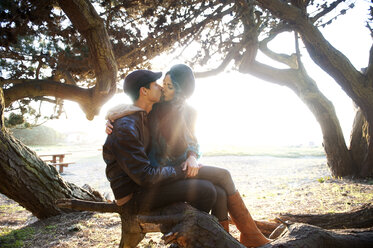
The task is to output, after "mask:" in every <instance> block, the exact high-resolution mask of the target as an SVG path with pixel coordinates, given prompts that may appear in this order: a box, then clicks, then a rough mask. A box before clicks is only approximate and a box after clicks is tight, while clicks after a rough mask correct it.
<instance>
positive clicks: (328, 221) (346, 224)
mask: <svg viewBox="0 0 373 248" xmlns="http://www.w3.org/2000/svg"><path fill="white" fill-rule="evenodd" d="M280 218H281V219H282V220H285V221H291V222H294V223H295V222H297V223H307V224H310V225H314V226H318V227H321V228H324V229H345V228H368V227H373V204H371V203H368V204H365V205H363V206H362V207H360V208H358V209H355V210H353V211H350V212H346V213H333V214H320V215H310V214H300V215H294V214H282V215H281V216H280ZM372 246H373V245H372Z"/></svg>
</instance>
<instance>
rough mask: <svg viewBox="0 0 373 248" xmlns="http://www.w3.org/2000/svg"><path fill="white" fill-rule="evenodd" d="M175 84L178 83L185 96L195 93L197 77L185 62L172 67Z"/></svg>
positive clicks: (171, 75)
mask: <svg viewBox="0 0 373 248" xmlns="http://www.w3.org/2000/svg"><path fill="white" fill-rule="evenodd" d="M169 74H170V77H171V80H172V83H173V84H177V85H178V86H179V87H180V89H181V93H182V94H183V95H184V96H185V97H190V96H191V95H192V94H193V91H194V87H195V79H194V74H193V71H192V69H191V68H190V67H189V66H187V65H184V64H177V65H174V66H172V67H171V69H170V71H169Z"/></svg>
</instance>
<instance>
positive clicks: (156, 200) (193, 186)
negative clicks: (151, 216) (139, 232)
mask: <svg viewBox="0 0 373 248" xmlns="http://www.w3.org/2000/svg"><path fill="white" fill-rule="evenodd" d="M132 200H134V201H135V202H136V205H137V206H138V208H139V210H140V211H149V210H153V209H156V208H160V207H164V206H167V205H170V204H172V203H175V202H187V203H189V204H190V205H192V206H193V207H195V208H197V209H199V210H202V211H205V212H207V213H208V212H209V211H210V210H211V209H212V207H213V206H214V205H215V202H216V188H215V186H214V185H213V184H212V183H211V182H209V181H207V180H202V179H183V180H178V181H175V182H172V183H168V184H164V185H158V186H156V185H154V186H152V187H151V188H144V189H142V190H141V191H140V192H137V193H135V194H134V196H133V199H132Z"/></svg>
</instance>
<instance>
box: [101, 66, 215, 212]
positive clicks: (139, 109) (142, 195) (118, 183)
mask: <svg viewBox="0 0 373 248" xmlns="http://www.w3.org/2000/svg"><path fill="white" fill-rule="evenodd" d="M161 76H162V73H161V72H158V73H155V72H152V71H148V70H137V71H134V72H132V73H130V74H129V75H128V76H127V77H126V78H125V80H124V84H123V90H124V92H125V93H126V94H127V95H129V96H130V97H131V99H132V100H133V102H134V104H133V105H128V106H127V110H126V111H125V114H124V116H123V117H121V118H119V119H117V120H115V122H114V123H113V126H114V128H113V132H112V134H111V135H108V137H107V139H106V142H105V144H104V147H103V158H104V160H105V162H106V164H107V166H106V176H107V178H108V180H109V182H110V186H111V188H112V190H113V193H114V197H115V199H116V200H115V202H116V204H117V205H119V206H122V205H124V204H126V203H127V202H129V201H133V202H134V203H135V204H136V206H138V207H139V210H140V211H141V210H151V209H155V208H159V207H163V206H166V205H169V204H171V203H174V202H180V201H181V202H184V201H185V202H188V203H189V204H191V205H192V206H194V207H196V208H197V209H199V210H202V211H205V212H209V211H210V209H211V208H212V206H213V205H214V203H215V201H216V190H215V187H214V185H213V184H212V183H210V182H209V181H206V180H200V179H188V180H186V179H185V176H186V175H185V173H184V171H183V168H182V167H181V165H180V166H173V167H171V166H165V167H157V168H155V167H152V166H151V165H150V162H149V159H148V157H147V149H148V146H149V140H150V137H149V131H148V127H147V114H148V113H149V112H150V111H151V109H152V106H153V104H154V103H156V102H158V101H159V100H160V98H161V96H162V87H161V86H160V85H158V84H157V83H156V81H157V80H158V79H159V78H160V77H161ZM114 111H115V110H114ZM121 111H122V110H121Z"/></svg>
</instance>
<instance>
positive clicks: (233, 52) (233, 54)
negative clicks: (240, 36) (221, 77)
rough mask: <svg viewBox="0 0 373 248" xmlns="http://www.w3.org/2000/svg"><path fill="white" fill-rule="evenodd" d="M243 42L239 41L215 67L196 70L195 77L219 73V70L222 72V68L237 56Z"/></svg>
mask: <svg viewBox="0 0 373 248" xmlns="http://www.w3.org/2000/svg"><path fill="white" fill-rule="evenodd" d="M243 46H244V44H243V43H240V44H237V45H235V46H233V48H232V49H231V50H230V51H229V53H228V54H227V56H226V57H225V59H224V60H223V61H222V63H221V64H220V65H219V66H218V67H217V68H215V69H212V70H209V71H204V72H196V73H195V75H196V77H197V78H203V77H210V76H214V75H216V74H219V73H220V72H223V71H224V69H225V68H226V67H227V66H228V64H229V63H230V62H231V61H232V60H233V59H234V58H235V57H236V56H237V54H238V52H239V51H240V50H241V49H242V48H243Z"/></svg>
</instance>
